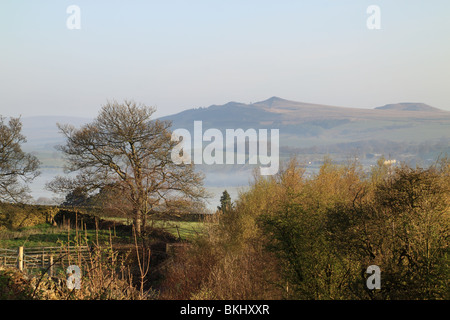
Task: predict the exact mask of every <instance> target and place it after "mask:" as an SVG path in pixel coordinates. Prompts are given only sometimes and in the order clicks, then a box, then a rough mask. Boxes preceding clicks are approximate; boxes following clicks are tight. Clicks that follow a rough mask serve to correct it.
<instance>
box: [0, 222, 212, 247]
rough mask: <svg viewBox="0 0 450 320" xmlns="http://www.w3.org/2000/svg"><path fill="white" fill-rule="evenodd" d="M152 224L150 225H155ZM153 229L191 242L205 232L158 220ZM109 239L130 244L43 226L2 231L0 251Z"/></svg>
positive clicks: (102, 234)
mask: <svg viewBox="0 0 450 320" xmlns="http://www.w3.org/2000/svg"><path fill="white" fill-rule="evenodd" d="M115 220H116V219H115ZM117 220H119V219H117ZM149 224H150V225H151V224H152V222H150V223H149ZM153 226H154V227H157V228H161V229H163V230H165V231H167V232H169V233H171V234H173V235H174V236H175V237H177V238H181V239H182V240H184V241H190V240H192V239H193V238H194V237H195V236H196V235H198V234H200V233H202V232H203V230H204V224H203V222H190V221H162V220H156V221H153ZM110 239H111V240H112V242H113V243H114V242H122V241H125V240H127V239H128V240H129V234H126V235H125V234H120V233H119V232H115V231H114V230H97V231H96V230H86V231H84V230H83V231H79V230H78V232H76V230H74V229H70V230H69V229H68V228H67V227H53V226H51V225H49V224H41V225H37V226H34V227H27V228H22V229H20V230H15V231H13V230H2V231H1V232H0V248H17V247H19V246H26V247H45V246H59V245H66V244H68V243H71V244H75V243H76V242H77V241H78V242H79V244H81V245H84V244H85V242H86V241H87V242H89V243H91V242H95V241H97V240H98V242H99V244H108V243H109V241H110ZM80 242H81V243H80Z"/></svg>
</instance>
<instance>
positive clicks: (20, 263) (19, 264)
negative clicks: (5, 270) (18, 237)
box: [17, 246, 23, 271]
mask: <svg viewBox="0 0 450 320" xmlns="http://www.w3.org/2000/svg"><path fill="white" fill-rule="evenodd" d="M17 267H18V268H19V271H23V247H22V246H20V247H19V250H18V252H17Z"/></svg>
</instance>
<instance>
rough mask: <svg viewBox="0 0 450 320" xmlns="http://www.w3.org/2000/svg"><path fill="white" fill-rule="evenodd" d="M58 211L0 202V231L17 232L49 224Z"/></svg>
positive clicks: (48, 207)
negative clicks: (25, 228)
mask: <svg viewBox="0 0 450 320" xmlns="http://www.w3.org/2000/svg"><path fill="white" fill-rule="evenodd" d="M57 210H58V209H55V208H54V207H50V206H36V205H25V204H12V203H4V202H0V230H1V229H5V228H6V229H10V230H17V229H20V228H24V227H32V226H36V225H39V224H43V223H50V222H51V221H52V219H53V216H54V215H55V213H56V212H57Z"/></svg>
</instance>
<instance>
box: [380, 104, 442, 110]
mask: <svg viewBox="0 0 450 320" xmlns="http://www.w3.org/2000/svg"><path fill="white" fill-rule="evenodd" d="M375 109H380V110H397V111H424V112H441V111H442V110H440V109H438V108H435V107H432V106H429V105H427V104H425V103H411V102H404V103H395V104H387V105H385V106H382V107H377V108H375Z"/></svg>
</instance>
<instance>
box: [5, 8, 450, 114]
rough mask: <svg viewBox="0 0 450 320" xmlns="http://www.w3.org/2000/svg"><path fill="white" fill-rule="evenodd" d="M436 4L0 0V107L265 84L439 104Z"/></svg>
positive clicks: (445, 86)
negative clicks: (373, 24)
mask: <svg viewBox="0 0 450 320" xmlns="http://www.w3.org/2000/svg"><path fill="white" fill-rule="evenodd" d="M71 5H76V6H78V8H79V9H80V11H79V13H80V15H79V17H80V19H79V26H80V29H70V28H68V26H67V22H68V20H69V22H70V23H72V24H70V25H73V23H74V21H75V22H76V21H78V20H73V18H74V16H73V12H72V11H70V12H69V13H68V12H67V8H68V7H69V6H71ZM371 5H376V6H378V8H379V9H380V11H379V12H380V15H379V18H380V19H379V22H380V24H379V26H380V29H369V28H368V27H367V20H368V19H371V16H372V14H371V13H368V12H367V8H368V7H369V6H371ZM449 14H450V2H449V1H448V0H433V1H424V0H423V1H418V0H396V1H392V0H371V1H365V0H309V1H301V0H278V1H275V0H272V1H265V0H227V1H225V0H180V1H178V0H177V1H175V0H160V1H149V0H122V1H119V0H116V1H114V0H108V1H106V0H70V1H67V0H53V1H49V0H40V1H32V0H28V1H24V0H2V1H1V2H0V115H3V116H19V115H20V116H22V117H28V116H39V115H65V116H76V117H89V118H93V117H95V116H96V115H97V113H98V111H99V109H100V107H101V106H102V105H103V104H105V103H106V102H107V101H108V100H118V101H121V100H124V99H129V100H134V101H136V102H139V103H143V104H146V105H149V106H154V107H156V108H157V112H156V113H155V116H156V117H159V116H165V115H169V114H173V113H177V112H180V111H182V110H185V109H189V108H197V107H207V106H209V105H212V104H225V103H227V102H229V101H237V102H243V103H251V102H257V101H262V100H265V99H267V98H270V97H272V96H278V97H281V98H284V99H288V100H294V101H301V102H309V103H318V104H328V105H336V106H344V107H359V108H374V107H377V106H382V105H385V104H389V103H398V102H423V103H427V104H429V105H431V106H434V107H437V108H441V109H445V110H450V90H449V83H450V81H449V80H450V79H449V76H450V61H449V59H450V38H449V35H450V19H449V18H448V17H449ZM370 21H372V20H370Z"/></svg>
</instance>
